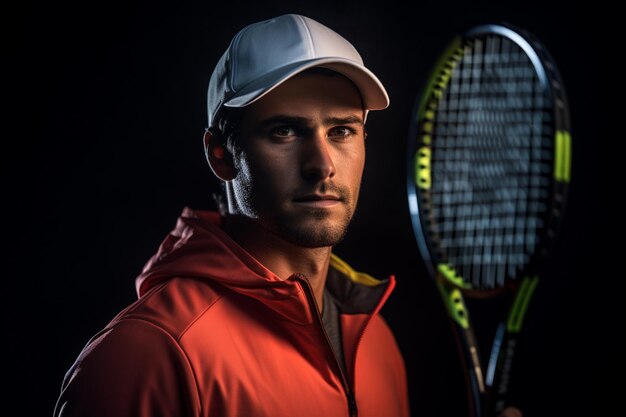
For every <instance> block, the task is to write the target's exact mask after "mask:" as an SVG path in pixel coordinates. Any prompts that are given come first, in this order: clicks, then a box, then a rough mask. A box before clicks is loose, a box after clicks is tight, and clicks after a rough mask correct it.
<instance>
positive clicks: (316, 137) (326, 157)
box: [301, 132, 335, 180]
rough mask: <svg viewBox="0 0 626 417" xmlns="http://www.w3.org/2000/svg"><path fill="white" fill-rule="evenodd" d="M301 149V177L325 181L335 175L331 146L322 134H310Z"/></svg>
mask: <svg viewBox="0 0 626 417" xmlns="http://www.w3.org/2000/svg"><path fill="white" fill-rule="evenodd" d="M304 142H305V143H304V144H303V147H302V155H301V158H302V175H303V176H304V178H306V179H313V180H325V179H327V178H332V177H333V176H334V175H335V163H334V161H333V156H332V154H331V151H332V149H331V146H330V144H329V143H328V138H327V137H326V134H325V133H323V132H316V133H314V134H311V136H310V137H308V138H307V140H305V141H304Z"/></svg>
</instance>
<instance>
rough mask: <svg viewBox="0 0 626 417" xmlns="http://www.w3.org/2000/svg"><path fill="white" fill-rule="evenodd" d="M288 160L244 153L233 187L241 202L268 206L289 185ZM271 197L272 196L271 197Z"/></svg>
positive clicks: (248, 204) (251, 206) (250, 205)
mask: <svg viewBox="0 0 626 417" xmlns="http://www.w3.org/2000/svg"><path fill="white" fill-rule="evenodd" d="M286 162H287V161H283V160H281V158H278V157H276V155H274V156H270V155H265V154H264V155H262V156H261V155H256V154H254V153H243V152H242V154H241V156H240V159H239V164H238V165H239V166H238V170H237V176H236V177H235V179H234V180H233V189H234V191H235V195H236V198H237V199H238V200H239V202H240V204H243V205H245V206H247V207H250V208H254V207H259V206H267V205H268V204H269V203H268V202H272V201H274V200H276V197H277V195H278V194H280V193H281V190H282V189H283V188H286V187H287V183H286V181H287V180H288V179H289V178H290V177H291V176H290V175H288V173H287V171H288V169H287V168H286ZM270 197H271V198H270Z"/></svg>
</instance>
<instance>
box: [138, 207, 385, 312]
mask: <svg viewBox="0 0 626 417" xmlns="http://www.w3.org/2000/svg"><path fill="white" fill-rule="evenodd" d="M221 224H222V218H221V216H220V214H219V213H218V212H215V211H201V210H193V209H191V208H189V207H185V208H184V209H183V211H182V214H181V215H180V217H179V218H178V220H177V222H176V226H175V228H174V229H173V230H172V231H171V232H170V233H169V234H168V235H167V236H166V237H165V239H164V240H163V242H162V243H161V245H160V246H159V249H158V251H157V252H156V253H155V254H154V255H153V256H152V257H151V258H150V259H149V260H148V262H147V263H146V265H145V266H144V268H143V271H142V273H141V274H140V275H139V276H138V277H137V279H136V282H135V287H136V290H137V294H138V296H139V297H141V296H143V295H144V294H146V292H148V291H149V290H150V289H151V288H154V287H155V286H158V285H159V284H161V283H163V282H165V281H167V280H169V279H171V278H174V277H188V278H196V279H205V280H212V281H215V282H217V283H219V284H221V285H223V286H225V287H228V288H229V289H231V290H233V291H236V292H238V293H240V294H243V295H247V296H250V297H254V298H256V299H258V300H260V301H262V302H263V303H264V304H266V305H268V306H269V307H271V308H272V309H273V310H275V311H277V312H278V313H279V314H280V315H281V316H285V317H287V318H289V319H291V320H294V319H296V321H304V322H310V320H311V319H312V317H310V312H309V308H308V305H307V303H306V295H305V294H303V291H302V287H301V285H300V284H299V283H298V280H297V279H295V278H294V277H290V278H289V279H286V280H283V279H281V278H280V277H278V276H277V275H275V274H274V273H273V272H271V271H270V270H269V269H267V268H266V267H264V266H263V265H262V264H261V263H259V262H258V261H257V260H256V259H255V258H254V257H253V256H252V255H250V254H249V253H248V252H246V251H245V250H244V249H243V248H242V247H241V246H239V245H238V244H237V243H236V242H235V241H233V240H232V239H231V238H230V237H229V236H228V234H226V232H224V231H223V230H222V229H221ZM292 278H293V279H292ZM384 284H386V285H384ZM394 286H395V279H394V277H393V276H392V277H390V279H389V280H385V281H379V280H376V279H374V278H372V277H371V276H369V275H367V274H363V273H360V272H357V271H354V270H353V269H352V268H350V267H349V266H348V265H347V264H346V263H345V262H343V261H341V260H340V259H339V258H337V257H336V256H334V255H332V257H331V267H330V268H329V275H328V280H327V288H328V289H329V290H330V291H331V292H332V293H333V295H334V296H335V297H336V298H337V299H338V300H339V302H340V303H341V302H342V300H343V302H345V303H346V305H345V306H344V307H345V309H346V310H347V311H346V312H355V313H357V312H366V311H367V310H369V311H370V312H371V311H372V310H374V309H376V310H379V309H380V306H381V305H382V303H384V301H385V300H386V299H387V297H388V295H389V293H390V292H391V290H392V289H393V287H394ZM290 298H296V299H298V300H299V301H300V302H298V303H286V302H285V301H287V299H290ZM298 305H299V307H297V306H298ZM376 307H378V308H376ZM298 316H300V317H301V320H297V317H298Z"/></svg>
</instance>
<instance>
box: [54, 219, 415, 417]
mask: <svg viewBox="0 0 626 417" xmlns="http://www.w3.org/2000/svg"><path fill="white" fill-rule="evenodd" d="M219 224H220V217H219V215H218V214H217V213H215V212H203V211H193V210H191V209H189V208H185V210H184V211H183V213H182V215H181V217H180V218H179V220H178V223H177V225H176V228H175V229H174V230H173V231H172V232H170V234H169V235H168V236H167V237H166V238H165V240H164V241H163V243H162V244H161V246H160V248H159V250H158V252H157V253H156V254H155V255H154V256H153V257H152V258H151V259H150V261H149V262H148V263H147V264H146V266H145V268H144V271H143V273H142V274H141V275H140V276H139V277H138V278H137V291H138V293H139V296H140V298H139V299H138V300H137V301H136V302H135V303H133V304H132V305H130V306H129V307H128V308H126V309H125V310H123V311H122V312H121V313H120V314H119V315H118V316H117V317H115V318H114V319H113V321H111V323H110V324H109V325H108V326H106V328H105V329H103V330H102V331H101V332H99V333H98V334H96V335H95V336H94V337H93V338H92V340H91V341H90V342H89V343H88V344H87V346H86V347H85V348H84V350H83V351H82V353H81V354H80V356H79V357H78V359H77V360H76V362H75V364H74V365H73V366H72V368H71V369H70V370H69V371H68V373H67V375H66V377H65V380H64V383H63V389H62V392H61V396H60V398H59V400H58V402H57V406H56V409H55V416H62V417H69V416H90V417H97V416H109V417H125V416H128V417H130V416H134V417H148V416H150V417H158V416H172V417H174V416H176V417H185V416H211V417H218V416H219V417H222V416H224V417H225V416H229V417H233V416H241V417H281V416H290V417H292V416H298V417H307V416H310V417H335V416H349V415H351V414H352V415H357V413H358V416H360V417H386V416H388V417H408V415H409V411H408V408H409V406H408V396H407V385H406V376H405V369H404V362H403V359H402V356H401V354H400V351H399V350H398V347H397V345H396V342H395V339H394V337H393V334H392V332H391V331H390V329H389V327H388V326H387V324H386V323H385V322H384V321H383V319H382V317H381V316H380V315H379V314H378V311H379V310H380V308H381V307H382V305H383V303H384V302H385V300H386V299H387V298H388V297H389V294H390V293H391V291H392V289H393V287H394V285H395V280H394V278H393V277H391V278H390V279H389V280H386V281H378V280H375V279H374V278H372V277H370V276H369V275H366V274H362V273H358V272H356V271H354V270H352V269H351V268H350V267H349V266H348V265H347V264H345V263H344V262H343V261H341V260H340V259H339V258H337V257H335V256H333V257H332V260H331V268H329V275H328V280H327V288H328V289H329V291H331V292H332V293H333V295H334V296H335V298H337V299H338V300H339V302H340V320H341V334H342V342H343V348H344V354H345V359H346V369H347V375H346V376H344V375H343V372H341V371H340V367H339V366H338V364H337V361H336V359H335V358H334V356H333V354H332V350H331V348H330V344H329V342H328V340H327V336H326V333H325V331H324V329H323V326H322V323H321V320H320V315H319V313H318V309H317V307H316V305H315V298H314V296H313V293H312V291H311V287H310V285H309V283H308V281H307V280H306V278H304V277H303V276H301V275H298V274H294V275H293V276H291V277H290V278H288V279H286V280H281V279H280V278H278V277H277V276H276V275H274V274H273V273H272V272H270V271H269V270H268V269H266V268H265V267H264V266H263V265H261V264H260V263H259V262H258V261H256V260H255V259H254V258H253V257H252V256H251V255H250V254H248V253H247V252H245V251H244V250H243V249H242V248H241V247H240V246H238V245H237V244H236V243H235V242H234V241H233V240H231V239H230V238H229V237H228V236H227V235H226V234H225V233H224V232H223V231H222V229H220V227H219ZM357 410H358V411H357Z"/></svg>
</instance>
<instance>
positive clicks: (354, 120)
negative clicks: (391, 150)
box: [259, 114, 363, 127]
mask: <svg viewBox="0 0 626 417" xmlns="http://www.w3.org/2000/svg"><path fill="white" fill-rule="evenodd" d="M323 122H324V124H325V125H350V124H359V125H363V119H362V118H360V117H358V116H356V115H350V116H345V117H327V118H325V119H324V120H323ZM282 123H284V124H292V125H300V126H307V125H310V123H311V120H310V119H307V118H306V117H299V116H289V115H287V114H277V115H274V116H270V117H268V118H266V119H263V120H261V121H260V122H259V126H260V127H266V126H269V125H273V124H282Z"/></svg>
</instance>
